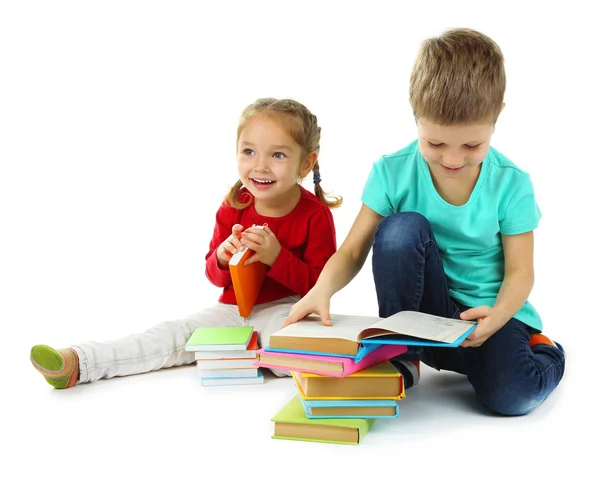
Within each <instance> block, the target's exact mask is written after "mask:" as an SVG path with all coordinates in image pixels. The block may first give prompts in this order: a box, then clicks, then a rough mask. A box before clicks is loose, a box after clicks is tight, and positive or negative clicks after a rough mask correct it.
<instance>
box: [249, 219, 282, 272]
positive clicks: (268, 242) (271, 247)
mask: <svg viewBox="0 0 600 486" xmlns="http://www.w3.org/2000/svg"><path fill="white" fill-rule="evenodd" d="M240 241H241V243H242V245H246V246H247V247H248V248H250V249H251V250H254V251H255V252H256V253H255V254H254V255H252V256H251V257H250V258H248V260H246V263H245V264H246V265H249V264H250V263H253V262H262V263H264V264H265V265H269V266H270V267H272V266H273V264H274V263H275V260H277V257H278V256H279V252H280V251H281V245H280V244H279V241H278V240H277V237H276V236H275V233H273V232H272V231H271V230H270V229H269V227H268V226H263V227H262V228H248V229H247V230H246V231H244V232H243V233H242V239H241V240H240Z"/></svg>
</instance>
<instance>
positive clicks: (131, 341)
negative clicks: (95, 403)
mask: <svg viewBox="0 0 600 486" xmlns="http://www.w3.org/2000/svg"><path fill="white" fill-rule="evenodd" d="M320 135H321V128H320V127H319V126H318V125H317V118H316V117H315V116H314V115H313V114H312V113H311V112H310V111H309V110H308V109H307V108H306V107H305V106H304V105H302V104H301V103H298V102H297V101H293V100H277V99H273V98H264V99H258V100H257V101H256V102H254V103H252V104H251V105H250V106H248V107H247V108H246V109H245V110H244V111H243V113H242V116H241V119H240V122H239V126H238V131H237V161H238V172H239V176H240V179H239V180H238V181H237V182H236V183H235V185H234V186H233V187H232V188H231V190H230V192H229V194H228V195H227V198H226V200H225V201H224V202H223V203H222V204H221V206H220V208H219V209H218V211H217V215H216V224H215V230H214V234H213V237H212V240H211V242H210V248H209V251H208V253H207V255H206V276H207V277H208V279H209V280H210V281H211V282H212V283H213V284H214V285H216V286H218V287H222V288H223V292H222V294H221V296H220V297H219V302H218V304H217V305H216V306H214V307H210V308H208V309H204V310H202V311H201V312H199V313H197V314H194V315H191V316H189V317H187V318H186V319H181V320H173V321H168V322H164V323H162V324H159V325H158V326H155V327H153V328H151V329H148V330H147V331H146V332H144V333H141V334H132V335H130V336H128V337H124V338H121V339H116V340H112V341H106V342H87V343H83V344H80V345H77V346H71V347H70V348H63V349H54V348H51V347H50V346H46V345H37V346H34V347H33V348H32V350H31V362H32V363H33V365H34V367H35V368H36V369H37V370H38V371H39V372H40V373H41V374H42V375H43V376H44V378H45V379H46V381H47V382H48V383H50V385H52V386H54V387H55V388H69V387H72V386H73V385H75V384H80V383H89V382H92V381H96V380H99V379H101V378H112V377H113V376H125V375H131V374H136V373H145V372H147V371H152V370H158V369H161V368H169V367H171V366H180V365H183V364H191V363H193V362H194V359H195V358H194V353H193V352H188V351H185V350H184V346H185V343H186V342H187V340H188V338H189V337H190V336H191V334H192V332H193V331H194V330H195V329H196V328H198V327H201V326H204V327H217V326H244V325H251V326H254V329H255V330H256V331H258V333H259V337H260V339H261V341H262V342H263V343H266V342H267V341H268V337H269V336H270V335H271V334H272V333H273V332H275V331H276V330H277V329H279V328H281V325H282V323H283V320H284V319H285V317H286V316H287V314H288V313H289V311H290V308H291V307H292V305H293V304H294V303H295V302H297V301H298V300H299V298H300V297H301V296H303V295H305V294H306V293H307V292H308V291H309V290H310V289H311V287H312V286H313V285H314V284H315V282H316V281H317V278H318V277H319V274H320V273H321V270H322V269H323V267H324V266H325V263H326V262H327V260H328V259H329V257H330V256H331V255H333V253H334V252H335V250H336V239H335V227H334V223H333V217H332V215H331V211H330V208H332V207H338V206H340V204H341V202H342V198H340V197H332V198H328V197H327V196H326V195H325V194H324V192H323V189H322V188H321V185H320V183H321V172H320V167H319V161H318V155H319V140H320ZM311 172H312V173H313V182H314V187H315V194H312V193H310V192H309V191H307V190H306V189H304V188H303V187H302V186H301V185H300V181H301V180H302V179H304V178H305V177H306V176H307V175H308V174H310V173H311ZM252 225H257V226H262V228H252ZM244 245H245V246H247V247H249V248H250V249H252V250H254V251H255V252H256V253H255V254H254V255H253V256H252V258H251V259H250V260H249V261H259V262H262V263H264V264H266V265H267V266H268V268H269V270H268V272H267V276H266V279H265V282H264V284H263V286H262V289H261V292H260V295H259V296H258V300H257V302H256V305H255V306H254V307H253V309H252V312H251V314H250V316H249V317H248V318H246V319H244V318H243V317H240V315H239V312H238V308H237V305H236V300H235V294H234V292H233V287H232V283H231V274H230V273H229V266H228V264H229V260H230V259H231V257H232V255H233V254H234V253H235V252H236V251H237V250H238V249H240V248H241V247H242V246H244Z"/></svg>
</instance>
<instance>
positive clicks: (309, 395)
mask: <svg viewBox="0 0 600 486" xmlns="http://www.w3.org/2000/svg"><path fill="white" fill-rule="evenodd" d="M292 376H293V378H294V381H295V382H296V386H297V387H298V391H299V392H300V396H301V397H302V398H303V399H304V400H344V399H364V400H367V399H369V400H401V399H403V398H404V397H405V396H406V394H405V390H404V378H403V376H402V373H400V372H399V371H398V370H397V369H396V367H395V366H394V365H393V364H392V363H390V362H389V361H382V362H381V363H377V364H376V365H374V366H371V367H369V368H366V369H364V370H360V371H358V372H356V373H354V374H352V375H348V376H345V377H343V378H338V377H335V376H323V375H316V374H313V373H305V372H298V371H292Z"/></svg>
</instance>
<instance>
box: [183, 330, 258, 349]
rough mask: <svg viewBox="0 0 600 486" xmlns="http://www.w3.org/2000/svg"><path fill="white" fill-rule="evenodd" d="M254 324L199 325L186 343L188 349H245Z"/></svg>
mask: <svg viewBox="0 0 600 486" xmlns="http://www.w3.org/2000/svg"><path fill="white" fill-rule="evenodd" d="M253 331H254V328H253V326H241V327H199V328H197V329H195V330H194V332H193V333H192V335H191V336H190V338H189V339H188V340H187V343H186V344H185V350H186V351H235V350H237V351H244V350H245V349H247V348H248V343H249V342H250V339H251V338H252V332H253Z"/></svg>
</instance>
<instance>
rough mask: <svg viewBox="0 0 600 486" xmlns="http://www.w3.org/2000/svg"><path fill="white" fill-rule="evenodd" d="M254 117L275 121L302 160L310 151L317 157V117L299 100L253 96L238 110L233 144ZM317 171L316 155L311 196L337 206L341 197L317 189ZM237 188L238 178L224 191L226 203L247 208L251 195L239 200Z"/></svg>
mask: <svg viewBox="0 0 600 486" xmlns="http://www.w3.org/2000/svg"><path fill="white" fill-rule="evenodd" d="M257 116H269V117H272V118H275V119H276V120H277V121H279V122H280V123H281V125H282V126H283V127H284V128H285V130H286V131H287V132H288V133H289V134H290V136H291V137H292V138H293V139H294V141H295V142H296V143H297V144H298V145H300V147H301V148H302V160H304V158H305V157H306V156H307V155H308V154H309V153H311V152H317V157H318V154H319V149H320V145H319V144H320V140H321V127H319V126H318V125H317V117H316V116H315V115H313V114H312V113H311V112H310V111H309V110H308V108H306V106H304V105H303V104H302V103H299V102H297V101H294V100H290V99H275V98H259V99H257V100H256V101H255V102H254V103H252V104H251V105H248V106H247V107H246V108H245V109H244V111H243V112H242V116H241V117H240V121H239V124H238V130H237V138H236V143H237V142H238V141H239V138H240V134H241V133H242V130H243V129H244V128H245V127H246V125H248V123H249V122H250V121H251V120H253V119H254V118H256V117H257ZM320 171H321V169H320V167H319V160H318V158H317V162H316V163H315V165H314V167H313V174H314V177H313V181H314V184H315V196H317V197H318V198H319V199H320V200H321V201H323V202H324V203H325V204H326V205H327V206H328V207H330V208H337V207H339V206H341V204H342V197H341V196H334V197H332V198H328V197H327V196H326V194H325V192H324V191H323V189H322V188H321V174H320ZM241 188H242V181H241V180H238V181H237V182H236V183H235V184H234V185H233V186H232V187H231V189H230V190H229V194H227V203H228V204H229V205H230V206H232V207H234V208H235V209H243V208H245V207H248V206H249V205H250V203H251V202H252V196H250V194H248V196H249V197H248V200H246V201H240V200H239V199H238V196H239V193H240V189H241Z"/></svg>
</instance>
